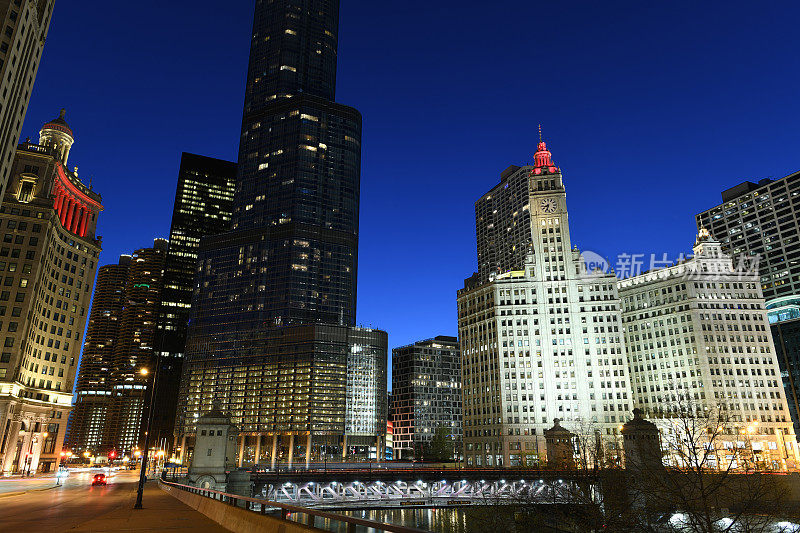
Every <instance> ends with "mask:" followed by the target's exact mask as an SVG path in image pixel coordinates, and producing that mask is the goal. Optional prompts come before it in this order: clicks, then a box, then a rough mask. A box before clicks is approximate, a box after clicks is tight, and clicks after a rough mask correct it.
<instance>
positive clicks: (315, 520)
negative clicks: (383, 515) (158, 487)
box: [161, 479, 427, 533]
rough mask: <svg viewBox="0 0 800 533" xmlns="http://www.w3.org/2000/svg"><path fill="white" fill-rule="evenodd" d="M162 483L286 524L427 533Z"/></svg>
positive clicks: (225, 493) (266, 501)
mask: <svg viewBox="0 0 800 533" xmlns="http://www.w3.org/2000/svg"><path fill="white" fill-rule="evenodd" d="M161 483H162V484H164V485H166V486H168V487H173V488H175V489H178V490H183V491H186V492H190V493H192V494H197V495H199V496H203V497H205V498H210V499H212V500H216V501H219V502H222V503H226V504H228V505H231V506H234V507H241V508H243V509H245V510H247V511H250V512H253V513H258V514H261V515H265V516H272V517H274V518H279V519H281V520H285V521H293V522H298V523H302V524H305V525H308V526H309V527H313V528H320V529H323V528H325V525H326V524H325V523H324V522H325V521H328V523H330V524H331V525H333V524H336V525H340V526H342V525H343V526H344V527H345V531H346V532H347V533H356V527H357V526H363V527H365V528H370V529H372V530H374V531H385V532H386V533H427V532H426V531H425V530H422V529H416V528H410V527H404V526H396V525H391V524H384V523H381V522H375V521H373V520H365V519H363V518H355V517H351V516H344V515H341V514H336V513H329V512H326V511H319V510H316V509H309V508H308V507H298V506H295V505H287V504H285V503H280V502H273V501H268V500H260V499H258V498H249V497H246V496H239V495H237V494H230V493H227V492H221V491H218V490H212V489H204V488H201V487H194V486H191V485H181V484H180V483H173V482H169V481H165V480H163V479H162V480H161ZM340 530H341V527H337V528H336V529H335V531H340Z"/></svg>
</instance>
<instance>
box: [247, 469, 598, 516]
mask: <svg viewBox="0 0 800 533" xmlns="http://www.w3.org/2000/svg"><path fill="white" fill-rule="evenodd" d="M252 480H253V481H254V490H253V492H254V495H256V497H259V498H264V499H266V500H270V501H275V502H284V503H291V504H295V505H302V506H304V507H312V508H313V507H348V506H353V507H359V508H363V507H401V506H424V507H443V506H457V505H474V504H486V503H491V504H498V503H501V504H502V503H514V502H520V501H525V502H533V503H542V504H544V503H549V504H557V503H568V502H570V501H572V499H571V498H572V496H573V495H574V494H575V491H576V489H577V487H578V484H581V485H583V487H584V488H585V487H586V484H587V483H588V484H590V485H591V487H592V489H593V490H594V488H595V485H596V483H595V481H594V478H593V477H592V474H591V472H585V471H574V470H572V471H560V470H533V469H528V468H519V469H514V468H496V469H491V468H484V469H444V468H416V467H415V468H385V467H370V468H352V465H351V468H343V467H336V468H332V469H314V468H311V469H308V470H305V469H303V470H296V469H295V470H284V471H259V470H254V471H253V472H252Z"/></svg>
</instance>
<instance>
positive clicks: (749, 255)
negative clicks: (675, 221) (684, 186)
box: [695, 172, 800, 300]
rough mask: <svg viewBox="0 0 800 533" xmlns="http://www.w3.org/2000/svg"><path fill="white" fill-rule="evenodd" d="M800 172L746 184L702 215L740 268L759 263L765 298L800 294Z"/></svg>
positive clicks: (703, 223) (703, 224)
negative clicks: (745, 263)
mask: <svg viewBox="0 0 800 533" xmlns="http://www.w3.org/2000/svg"><path fill="white" fill-rule="evenodd" d="M798 213H800V172H795V173H793V174H790V175H788V176H786V177H784V178H781V179H778V180H769V179H763V180H761V181H759V182H758V183H752V182H749V181H747V182H744V183H742V184H740V185H737V186H736V187H733V188H731V189H728V190H727V191H724V192H723V193H722V204H720V205H718V206H716V207H712V208H711V209H709V210H708V211H704V212H702V213H700V214H698V215H697V216H696V217H695V218H696V221H697V229H698V230H700V229H703V228H706V229H708V230H709V231H710V232H711V234H712V235H714V236H715V237H716V238H717V239H719V241H720V244H721V245H722V251H723V252H725V253H727V254H730V255H731V256H733V258H734V260H735V261H736V262H737V263H738V262H739V261H740V260H741V259H742V258H744V259H745V260H746V261H747V262H748V263H749V262H751V261H756V262H755V263H753V266H757V267H758V273H759V275H760V279H759V283H760V285H761V289H762V290H763V291H764V298H766V299H767V300H771V299H774V298H778V297H781V296H791V295H795V294H800V230H798V227H797V217H798Z"/></svg>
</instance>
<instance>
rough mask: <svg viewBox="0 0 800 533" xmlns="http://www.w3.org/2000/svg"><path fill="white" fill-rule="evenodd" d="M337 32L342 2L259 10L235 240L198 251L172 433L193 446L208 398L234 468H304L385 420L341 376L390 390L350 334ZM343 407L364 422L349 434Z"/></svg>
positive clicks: (381, 370)
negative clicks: (280, 464)
mask: <svg viewBox="0 0 800 533" xmlns="http://www.w3.org/2000/svg"><path fill="white" fill-rule="evenodd" d="M338 22H339V2H338V1H323V0H306V1H303V2H298V1H296V0H275V1H271V2H263V1H259V2H256V8H255V18H254V23H253V32H252V41H251V49H250V63H249V67H248V74H247V87H246V94H245V107H244V117H243V120H242V131H241V139H240V147H239V164H238V174H237V183H236V192H235V194H234V201H233V216H232V224H231V228H232V229H231V231H230V232H228V233H225V234H222V235H218V236H214V237H207V238H205V239H203V240H202V242H201V250H200V254H199V262H198V270H197V278H196V292H195V298H194V300H193V304H192V317H193V318H192V322H191V324H190V328H189V337H188V341H187V350H186V361H185V363H184V372H183V377H182V380H181V392H180V408H179V410H178V420H177V428H176V433H179V434H181V435H182V442H183V440H184V439H183V437H189V438H190V440H191V434H192V432H193V431H194V428H193V420H194V419H195V418H196V417H197V416H199V415H200V414H202V413H203V412H205V411H208V410H209V409H210V408H211V402H212V401H213V399H214V397H215V396H216V397H218V398H219V399H220V400H221V401H222V404H223V408H224V409H225V410H226V411H228V412H230V413H231V415H232V419H233V422H234V423H235V424H236V425H237V426H239V427H240V429H241V430H242V433H241V437H240V438H241V442H240V454H239V456H240V457H239V459H240V461H242V460H243V458H245V460H246V461H247V462H250V461H254V462H258V461H260V460H261V459H262V457H261V454H262V452H265V451H266V452H269V456H270V457H271V460H272V461H275V460H276V459H277V458H279V457H278V455H276V454H279V455H280V457H283V458H285V459H288V460H290V461H291V460H293V459H295V458H299V457H300V455H302V454H303V453H304V454H305V455H304V457H305V460H306V461H309V460H310V459H311V456H312V455H313V456H314V457H320V456H321V455H322V454H325V453H330V452H331V450H334V449H336V450H337V451H335V452H332V453H334V454H336V453H339V452H340V451H345V450H351V449H354V448H358V446H362V445H363V446H369V447H372V445H375V446H378V447H380V442H379V438H380V436H381V435H383V434H384V433H385V428H386V410H385V408H384V409H382V410H381V409H378V410H375V409H374V408H373V409H372V410H371V411H370V405H374V404H375V402H374V401H367V402H366V403H362V402H360V401H358V398H357V396H358V395H359V394H362V393H363V391H364V390H366V389H365V387H366V388H369V386H368V384H367V383H366V382H363V381H362V380H363V379H365V378H367V376H359V379H358V380H356V381H354V382H352V383H350V382H348V380H347V377H346V376H347V369H348V368H349V367H351V365H355V366H356V367H358V368H372V369H374V371H375V372H376V377H375V380H369V379H367V381H370V382H371V383H373V385H374V384H378V385H380V384H379V381H380V379H383V386H382V387H381V386H377V388H378V389H380V388H384V389H385V379H386V378H385V375H386V369H385V366H386V360H385V353H386V350H387V347H386V342H387V341H386V334H385V333H383V332H378V331H375V330H362V329H359V328H353V326H354V325H355V323H356V275H357V269H358V213H359V188H360V166H361V115H360V114H359V113H358V111H356V110H355V109H353V108H350V107H347V106H343V105H341V104H337V103H335V102H334V101H333V99H334V97H335V85H336V58H337V45H338ZM331 346H335V348H331ZM365 348H366V349H365ZM381 351H382V352H383V353H384V359H383V361H382V362H381V361H377V360H376V359H375V357H376V354H377V353H378V352H381ZM381 375H382V376H383V378H381V377H380V376H381ZM229 377H234V378H235V379H234V381H233V382H229V379H228V378H229ZM326 383H327V384H328V385H327V386H324V385H323V384H326ZM352 387H354V388H352ZM372 388H373V389H374V388H376V387H374V386H373V387H372ZM245 391H246V393H245ZM359 391H361V392H359ZM351 393H352V394H354V395H356V396H349V395H350V394H351ZM324 398H327V400H323V399H324ZM382 399H383V396H382V397H381V403H382ZM276 400H278V403H277V404H275V401H276ZM347 406H351V407H352V408H359V409H360V408H363V409H366V410H367V411H366V412H365V413H364V414H363V416H362V417H361V419H359V420H354V422H358V423H357V424H353V425H348V423H347V419H348V415H347V414H346V409H347ZM364 417H370V418H375V417H382V419H383V422H381V421H380V420H377V419H376V420H375V421H374V423H367V421H366V420H364V419H363V418H364ZM367 427H369V428H374V429H375V431H374V432H372V430H371V429H370V430H367V429H365V428H367ZM348 428H349V429H348ZM351 430H355V431H356V433H355V434H353V433H352V431H351ZM346 435H348V437H352V438H350V440H349V441H347V446H345V440H346V438H348V437H346ZM262 437H268V438H269V439H270V440H271V443H268V442H266V441H263V439H262ZM296 437H300V438H301V439H302V440H303V441H304V443H305V446H306V447H305V448H301V449H300V453H297V454H295V447H296V446H297V443H296V442H295V440H296ZM312 437H314V439H315V440H314V441H313V442H312ZM376 438H377V439H378V440H376ZM297 440H298V442H299V439H297ZM262 444H263V445H264V447H262ZM182 448H183V446H182ZM270 450H271V451H270ZM290 458H291V459H290Z"/></svg>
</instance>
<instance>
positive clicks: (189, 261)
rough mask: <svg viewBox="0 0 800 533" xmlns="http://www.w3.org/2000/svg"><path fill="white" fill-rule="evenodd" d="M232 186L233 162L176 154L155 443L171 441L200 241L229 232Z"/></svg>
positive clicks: (160, 332)
mask: <svg viewBox="0 0 800 533" xmlns="http://www.w3.org/2000/svg"><path fill="white" fill-rule="evenodd" d="M235 183H236V163H232V162H230V161H223V160H221V159H214V158H211V157H205V156H202V155H195V154H188V153H184V154H182V155H181V165H180V170H179V172H178V185H177V188H176V190H175V206H174V208H173V210H172V226H171V228H170V232H169V250H168V252H167V257H166V260H165V263H164V282H163V289H162V293H161V303H160V307H159V311H158V323H157V327H158V329H157V332H156V340H155V349H156V351H157V352H159V354H160V359H159V365H160V366H159V375H158V386H157V390H156V397H155V404H156V405H158V406H159V408H158V409H157V410H156V411H155V412H154V413H153V425H152V428H151V430H152V432H153V435H154V437H155V442H161V441H163V440H166V441H168V442H169V443H170V444H171V443H172V440H173V438H172V437H173V430H174V426H175V415H176V408H177V404H178V388H179V386H180V378H181V369H182V366H183V358H184V354H185V352H186V331H187V328H188V324H189V318H190V316H191V305H192V293H193V291H194V276H195V271H196V265H197V254H198V252H199V249H200V239H201V238H203V237H205V236H208V235H216V234H218V233H223V232H225V231H228V230H229V229H230V224H231V214H232V212H233V193H234V188H235Z"/></svg>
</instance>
